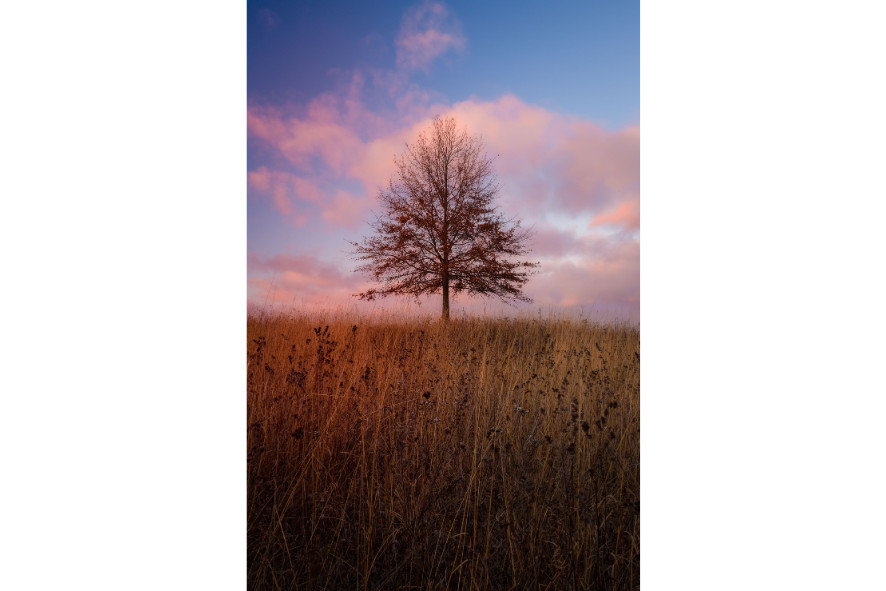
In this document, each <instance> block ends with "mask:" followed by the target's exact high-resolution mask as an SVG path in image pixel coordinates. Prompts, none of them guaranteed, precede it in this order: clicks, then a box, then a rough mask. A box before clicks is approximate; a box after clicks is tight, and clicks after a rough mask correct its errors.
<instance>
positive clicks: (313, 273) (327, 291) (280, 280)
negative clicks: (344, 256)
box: [248, 253, 365, 306]
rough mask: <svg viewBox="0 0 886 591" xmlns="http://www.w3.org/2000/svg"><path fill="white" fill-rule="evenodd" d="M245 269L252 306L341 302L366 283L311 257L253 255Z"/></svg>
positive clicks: (349, 297)
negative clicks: (247, 269)
mask: <svg viewBox="0 0 886 591" xmlns="http://www.w3.org/2000/svg"><path fill="white" fill-rule="evenodd" d="M248 268H249V275H250V277H249V279H248V299H249V302H250V305H251V306H263V305H288V304H291V303H294V302H295V303H299V304H306V303H309V304H311V305H316V304H329V303H334V302H339V303H342V302H348V301H350V300H351V299H352V298H351V294H353V293H355V292H357V291H360V290H362V289H365V281H363V280H362V278H360V277H358V276H357V275H356V274H354V273H348V272H343V271H342V270H341V269H340V268H339V267H338V266H337V265H335V264H333V263H330V262H326V261H323V260H320V259H319V258H317V257H316V256H313V255H290V254H277V255H274V256H270V257H269V256H266V255H264V254H257V253H252V254H250V255H249V257H248Z"/></svg>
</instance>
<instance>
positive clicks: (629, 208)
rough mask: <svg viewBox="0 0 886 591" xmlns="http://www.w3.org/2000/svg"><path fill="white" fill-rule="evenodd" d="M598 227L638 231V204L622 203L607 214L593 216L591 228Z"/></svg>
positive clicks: (637, 202) (636, 202)
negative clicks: (614, 227)
mask: <svg viewBox="0 0 886 591" xmlns="http://www.w3.org/2000/svg"><path fill="white" fill-rule="evenodd" d="M600 226H617V227H622V228H624V229H626V230H639V229H640V202H639V201H628V202H624V203H622V204H620V205H619V206H617V207H616V208H614V209H612V210H610V211H608V212H605V213H602V214H600V215H597V216H594V219H593V220H591V227H592V228H598V227H600Z"/></svg>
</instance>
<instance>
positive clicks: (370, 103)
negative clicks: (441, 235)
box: [247, 1, 640, 321]
mask: <svg viewBox="0 0 886 591" xmlns="http://www.w3.org/2000/svg"><path fill="white" fill-rule="evenodd" d="M247 9H248V14H247V48H248V52H247V105H248V112H247V137H248V140H247V166H248V173H247V265H248V267H247V281H248V291H247V297H248V305H249V307H250V309H255V308H260V307H278V308H283V309H289V308H292V307H297V308H298V307H303V308H311V307H323V308H329V307H332V308H336V307H338V308H341V307H345V308H348V309H358V310H370V309H374V308H376V307H382V308H384V307H385V306H391V305H393V306H403V305H407V306H411V305H413V301H412V300H409V299H406V298H387V300H385V301H382V302H381V303H375V302H373V303H367V302H362V301H360V300H357V299H356V298H354V297H353V295H352V294H354V293H357V292H359V291H363V290H365V289H366V288H367V287H369V286H371V285H372V283H371V281H369V279H368V278H367V277H366V276H363V275H360V274H358V273H355V272H353V269H354V268H355V267H356V266H357V262H356V261H355V260H354V258H353V256H352V255H350V254H349V253H350V250H351V246H350V245H349V241H354V242H359V241H360V240H361V239H362V238H363V237H364V236H366V235H368V233H369V232H370V229H369V225H368V223H369V221H370V220H371V219H373V216H374V213H378V212H379V210H378V208H377V205H376V196H377V193H378V189H379V187H381V186H382V185H384V184H385V183H386V181H387V179H388V178H390V176H391V174H392V173H393V172H394V166H393V158H394V156H396V155H399V154H401V153H402V152H403V150H404V149H405V145H406V143H407V142H410V141H413V140H414V139H415V138H416V137H417V135H418V133H419V132H421V131H422V130H424V129H426V128H427V127H428V126H429V125H430V122H431V120H432V119H433V117H434V116H438V115H447V116H453V117H455V119H456V121H457V122H458V124H459V126H460V127H461V128H463V129H465V130H466V131H467V132H468V133H469V134H471V135H476V136H480V137H481V138H482V140H483V142H484V145H485V147H486V152H487V153H488V154H489V155H491V156H494V157H495V158H496V160H495V172H496V175H497V178H498V180H499V182H500V184H501V187H502V190H501V192H500V194H499V198H498V201H497V204H498V206H499V208H500V211H501V212H502V213H503V214H505V216H506V217H515V218H517V219H519V220H520V221H521V223H522V225H523V226H526V227H531V228H532V229H533V237H532V239H531V240H530V241H529V243H528V246H529V248H530V249H531V255H530V256H529V257H527V258H528V259H530V260H534V261H538V262H540V263H541V266H540V268H539V272H538V273H537V274H535V275H533V276H532V277H531V278H530V280H529V281H528V282H527V284H526V285H525V287H524V293H525V294H526V295H527V296H529V297H530V298H532V300H533V301H532V303H531V304H519V305H516V306H515V305H504V304H502V303H501V302H499V301H497V300H495V299H485V298H479V297H474V298H471V297H468V296H466V295H460V296H459V297H458V298H457V299H456V300H455V301H454V302H453V303H452V308H453V314H454V315H458V314H459V313H473V312H485V313H506V314H512V313H517V312H526V311H534V310H546V311H550V310H553V311H561V310H562V311H578V312H581V313H585V314H603V315H610V316H611V315H615V316H617V317H620V318H624V319H628V320H635V321H639V309H640V8H639V2H605V3H603V2H552V3H546V4H544V5H542V4H540V3H535V2H495V1H490V2H482V3H479V2H455V1H453V2H447V3H443V2H384V3H377V5H376V4H375V3H353V2H328V1H327V2H320V1H309V2H295V3H291V2H267V1H256V2H249V3H248V7H247ZM419 303H420V304H422V309H425V310H431V311H435V312H436V311H438V310H439V307H440V303H439V296H429V297H426V298H423V299H422V300H421V301H420V302H419Z"/></svg>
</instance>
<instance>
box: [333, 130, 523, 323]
mask: <svg viewBox="0 0 886 591" xmlns="http://www.w3.org/2000/svg"><path fill="white" fill-rule="evenodd" d="M483 148H484V146H483V142H482V140H481V139H480V138H479V137H476V136H471V135H468V134H467V132H466V131H464V130H460V129H458V126H457V125H456V121H455V119H454V118H452V117H444V118H441V117H438V118H436V119H434V121H433V124H432V125H431V127H430V128H429V129H427V130H425V131H424V132H422V133H421V134H420V135H419V136H418V139H417V140H416V141H415V142H414V143H412V144H407V145H406V149H405V151H404V152H403V154H402V155H400V156H398V157H395V158H394V165H395V167H396V171H395V173H394V175H393V176H392V177H391V178H390V179H389V181H388V185H387V187H386V188H384V189H380V190H379V193H378V202H379V205H380V207H381V212H380V213H378V214H377V215H376V219H375V221H374V223H372V224H371V228H372V230H373V231H374V232H373V234H372V235H371V236H368V237H366V238H364V239H363V241H362V242H360V243H358V242H351V243H350V244H351V245H352V246H353V247H354V251H353V255H354V256H355V257H356V258H357V260H359V261H362V263H361V264H360V266H359V267H358V268H357V269H356V270H357V271H360V272H365V273H367V274H369V275H370V276H371V277H372V279H373V280H375V281H377V282H380V283H381V286H380V287H375V288H371V289H369V290H367V291H364V292H362V293H359V294H355V295H356V296H357V297H359V298H361V299H365V300H373V299H375V298H377V297H385V296H388V295H409V296H414V297H416V298H418V297H419V296H421V295H425V294H434V293H442V295H443V314H442V315H443V319H444V320H448V319H449V300H450V294H452V296H453V297H454V296H455V295H457V294H460V293H466V294H469V295H480V296H487V297H488V296H495V297H498V298H500V299H502V300H504V301H531V300H530V299H529V298H528V297H526V296H525V295H524V294H523V292H522V288H523V286H524V284H525V283H526V281H527V280H528V279H529V276H530V275H531V274H532V271H533V269H534V268H535V267H537V266H538V263H533V262H528V261H518V260H514V257H521V256H524V255H527V254H528V252H529V251H528V249H527V248H526V246H525V242H526V239H527V238H528V237H529V231H528V230H526V229H523V228H521V226H520V222H519V221H518V220H513V219H506V218H505V217H504V216H502V215H501V214H500V213H499V212H498V210H497V208H496V206H495V203H494V201H495V198H496V197H497V195H498V193H499V192H500V190H501V187H500V185H499V184H498V182H497V180H496V178H495V173H494V171H493V160H492V158H490V157H489V156H487V155H486V154H485V153H484V149H483Z"/></svg>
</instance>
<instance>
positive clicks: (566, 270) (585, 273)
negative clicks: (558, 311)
mask: <svg viewBox="0 0 886 591" xmlns="http://www.w3.org/2000/svg"><path fill="white" fill-rule="evenodd" d="M526 292H527V294H528V295H529V296H530V297H532V298H533V299H534V300H535V301H536V303H537V304H540V305H553V306H571V305H578V304H584V305H588V306H593V305H595V304H600V305H605V306H612V305H620V306H624V307H632V306H639V302H640V244H639V243H638V242H636V241H631V242H624V243H621V244H617V245H614V246H611V247H610V248H609V250H608V252H606V253H604V254H603V255H602V256H600V257H599V258H589V259H584V260H582V261H580V262H578V261H574V260H569V259H566V260H561V261H550V262H548V263H546V264H545V265H544V266H543V267H542V272H541V274H540V275H539V276H538V277H537V278H536V279H535V280H533V281H531V282H530V283H528V284H527V286H526Z"/></svg>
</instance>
